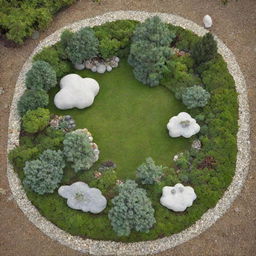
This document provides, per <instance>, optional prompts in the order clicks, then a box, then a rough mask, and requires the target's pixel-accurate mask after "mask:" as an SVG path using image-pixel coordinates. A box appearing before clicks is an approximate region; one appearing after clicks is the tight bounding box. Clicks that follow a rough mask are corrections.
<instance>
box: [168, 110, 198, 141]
mask: <svg viewBox="0 0 256 256" xmlns="http://www.w3.org/2000/svg"><path fill="white" fill-rule="evenodd" d="M167 129H168V130H169V135H170V136H171V137H174V138H176V137H180V136H183V137H185V138H190V137H191V136H193V135H195V134H197V133H198V132H199V131H200V126H199V124H198V123H197V122H196V120H195V119H194V118H192V117H191V116H190V115H189V114H188V113H186V112H180V113H179V114H178V115H177V116H173V117H172V118H171V119H170V120H169V122H168V124H167Z"/></svg>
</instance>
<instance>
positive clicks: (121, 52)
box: [93, 20, 138, 59]
mask: <svg viewBox="0 0 256 256" xmlns="http://www.w3.org/2000/svg"><path fill="white" fill-rule="evenodd" d="M137 23H138V22H137V21H134V20H117V21H112V22H107V23H105V24H103V25H101V26H96V27H94V28H93V30H94V31H95V35H96V37H97V38H98V39H99V54H100V56H101V57H102V58H104V59H107V58H110V57H112V56H119V57H122V56H125V55H128V53H129V48H130V44H131V37H132V35H133V31H134V29H135V27H136V25H137Z"/></svg>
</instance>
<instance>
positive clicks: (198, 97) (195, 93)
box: [182, 85, 211, 109]
mask: <svg viewBox="0 0 256 256" xmlns="http://www.w3.org/2000/svg"><path fill="white" fill-rule="evenodd" d="M210 97H211V95H210V93H209V92H207V91H206V90H205V89H204V88H202V87H201V86H198V85H195V86H192V87H188V88H186V89H184V91H183V93H182V102H183V104H184V105H186V106H187V108H188V109H191V108H197V107H204V106H205V105H207V103H208V101H209V99H210Z"/></svg>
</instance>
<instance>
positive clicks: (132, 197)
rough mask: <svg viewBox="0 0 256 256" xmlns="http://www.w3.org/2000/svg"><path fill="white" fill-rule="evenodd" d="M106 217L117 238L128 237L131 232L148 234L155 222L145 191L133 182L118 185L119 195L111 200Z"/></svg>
mask: <svg viewBox="0 0 256 256" xmlns="http://www.w3.org/2000/svg"><path fill="white" fill-rule="evenodd" d="M112 204H113V207H112V209H111V210H110V211H109V214H108V217H109V219H110V221H111V225H112V227H113V229H114V231H115V232H116V234H117V235H118V236H129V234H130V232H131V231H132V230H135V231H138V232H148V231H149V229H150V228H152V226H153V225H154V223H155V222H156V220H155V217H154V209H153V207H152V205H151V201H150V199H149V198H148V197H147V194H146V191H145V190H144V189H142V188H138V184H136V182H135V181H133V180H127V181H126V182H125V183H124V184H121V185H119V194H118V195H117V196H116V197H114V198H113V199H112Z"/></svg>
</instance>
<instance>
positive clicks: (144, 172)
mask: <svg viewBox="0 0 256 256" xmlns="http://www.w3.org/2000/svg"><path fill="white" fill-rule="evenodd" d="M163 169H164V168H163V167H162V166H157V165H155V162H154V160H153V159H152V158H151V157H148V158H147V159H146V161H145V163H143V164H142V165H140V166H139V167H138V168H137V173H136V176H137V178H138V179H139V180H140V182H141V183H142V184H154V183H156V182H159V181H160V179H161V177H162V176H163Z"/></svg>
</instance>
